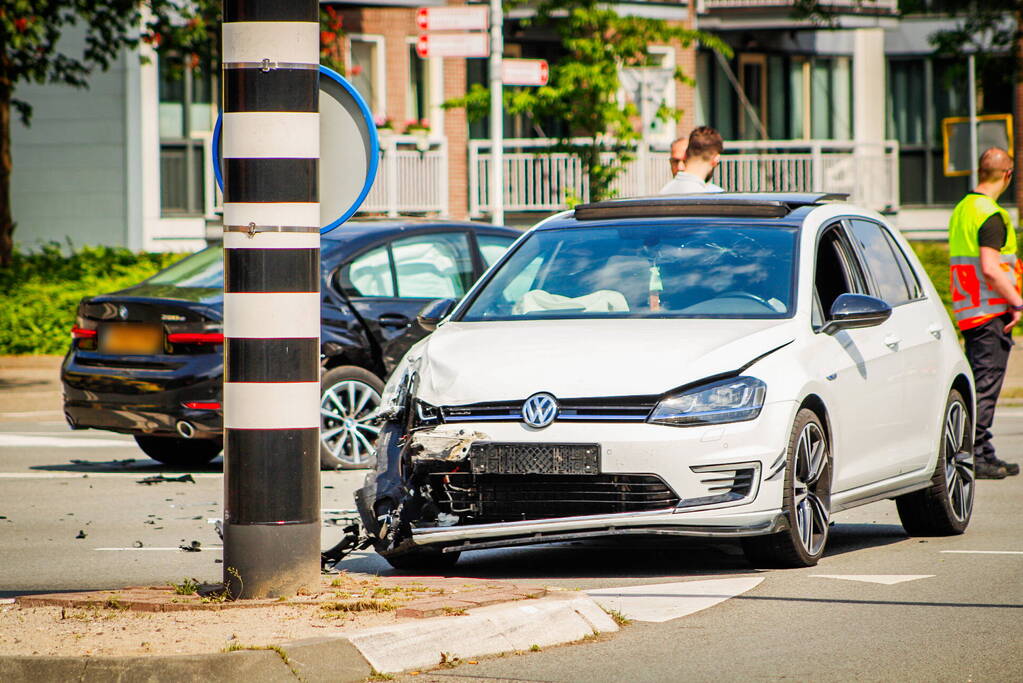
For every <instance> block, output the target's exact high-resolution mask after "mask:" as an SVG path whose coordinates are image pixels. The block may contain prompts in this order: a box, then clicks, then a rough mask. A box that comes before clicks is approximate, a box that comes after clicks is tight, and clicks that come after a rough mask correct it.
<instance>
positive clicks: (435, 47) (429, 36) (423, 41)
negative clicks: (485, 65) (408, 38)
mask: <svg viewBox="0 0 1023 683" xmlns="http://www.w3.org/2000/svg"><path fill="white" fill-rule="evenodd" d="M416 53H417V54H418V55H419V56H420V57H422V58H423V59H426V58H427V57H487V56H489V55H490V36H488V35H487V34H486V33H421V34H419V40H417V41H416Z"/></svg>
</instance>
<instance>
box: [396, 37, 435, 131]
mask: <svg viewBox="0 0 1023 683" xmlns="http://www.w3.org/2000/svg"><path fill="white" fill-rule="evenodd" d="M418 40H419V39H418V38H417V37H415V36H409V37H407V38H406V39H405V43H406V48H405V53H406V54H408V55H409V58H410V59H411V58H412V57H411V55H412V53H411V51H410V50H409V48H413V47H415V46H416V43H417V42H418ZM416 59H422V57H416ZM424 61H425V62H426V77H427V78H428V79H429V81H430V83H429V88H430V113H429V120H430V134H431V135H436V134H439V133H440V132H441V131H443V130H444V107H442V106H441V105H442V104H443V103H444V59H443V58H441V57H428V58H427V59H426V60H424ZM406 76H407V78H408V80H409V82H411V81H412V65H411V64H409V72H408V74H406ZM405 95H406V102H405V118H406V119H411V118H412V103H411V102H410V101H408V100H407V97H408V92H407V91H406V93H405Z"/></svg>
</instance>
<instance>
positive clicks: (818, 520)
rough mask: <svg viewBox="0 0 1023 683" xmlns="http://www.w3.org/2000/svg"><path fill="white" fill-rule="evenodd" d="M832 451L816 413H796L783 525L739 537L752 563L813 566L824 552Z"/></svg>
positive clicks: (778, 565)
mask: <svg viewBox="0 0 1023 683" xmlns="http://www.w3.org/2000/svg"><path fill="white" fill-rule="evenodd" d="M831 469H832V468H831V453H830V452H829V449H828V441H827V436H826V433H825V431H824V427H823V425H822V424H821V421H820V418H819V417H817V414H816V413H814V412H813V411H812V410H809V409H807V408H803V409H801V410H800V411H799V412H798V413H796V420H795V423H794V424H793V425H792V435H791V436H790V437H789V445H788V449H787V453H786V463H785V483H784V486H785V489H784V492H783V493H782V509H783V510H784V512H785V517H786V518H787V520H788V527H789V528H788V529H785V530H784V531H780V532H778V533H775V534H771V535H769V536H753V537H749V538H744V539H742V548H743V551H744V552H745V554H746V559H747V560H749V562H750V564H753V565H754V566H758V567H759V566H763V567H812V566H814V565H815V564H817V561H818V560H819V559H820V558H821V556H822V555H824V548H825V546H826V545H827V541H828V524H829V520H830V517H831Z"/></svg>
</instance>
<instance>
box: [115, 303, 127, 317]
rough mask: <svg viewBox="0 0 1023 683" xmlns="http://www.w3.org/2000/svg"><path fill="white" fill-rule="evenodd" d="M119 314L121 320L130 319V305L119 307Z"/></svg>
mask: <svg viewBox="0 0 1023 683" xmlns="http://www.w3.org/2000/svg"><path fill="white" fill-rule="evenodd" d="M117 315H119V316H120V317H121V320H127V319H128V307H127V306H121V307H120V308H119V309H117Z"/></svg>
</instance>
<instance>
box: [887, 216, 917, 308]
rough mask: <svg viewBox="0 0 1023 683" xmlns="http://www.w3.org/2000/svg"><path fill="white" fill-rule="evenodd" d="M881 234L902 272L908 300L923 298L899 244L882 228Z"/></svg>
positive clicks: (913, 272) (911, 268) (915, 277)
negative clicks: (907, 289) (907, 288)
mask: <svg viewBox="0 0 1023 683" xmlns="http://www.w3.org/2000/svg"><path fill="white" fill-rule="evenodd" d="M881 232H882V233H883V234H884V237H885V239H886V240H888V246H889V247H891V248H892V253H893V254H895V261H896V262H897V263H898V264H899V269H900V270H901V271H902V277H903V279H905V281H906V286H907V287H909V298H910V299H920V298H923V295H924V290H923V287H921V286H920V278H918V277H917V276H916V271H914V270H913V266H911V265H910V264H909V259H908V258H906V254H905V252H903V251H902V247H900V246H899V243H898V242H896V241H895V238H894V237H892V235H891V233H890V232H888V231H887V230H886V229H884V228H882V229H881Z"/></svg>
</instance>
